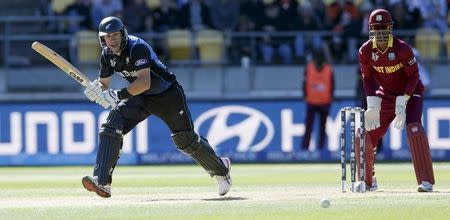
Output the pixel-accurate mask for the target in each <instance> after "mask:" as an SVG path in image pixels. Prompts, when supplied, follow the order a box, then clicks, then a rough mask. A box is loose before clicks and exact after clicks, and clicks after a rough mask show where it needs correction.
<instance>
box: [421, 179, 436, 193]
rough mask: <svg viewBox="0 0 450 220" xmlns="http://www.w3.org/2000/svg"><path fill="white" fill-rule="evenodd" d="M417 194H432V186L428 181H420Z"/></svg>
mask: <svg viewBox="0 0 450 220" xmlns="http://www.w3.org/2000/svg"><path fill="white" fill-rule="evenodd" d="M417 192H433V184H431V183H430V182H428V181H422V182H421V183H420V185H419V186H418V187H417Z"/></svg>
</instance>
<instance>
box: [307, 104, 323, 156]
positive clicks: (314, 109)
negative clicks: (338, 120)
mask: <svg viewBox="0 0 450 220" xmlns="http://www.w3.org/2000/svg"><path fill="white" fill-rule="evenodd" d="M329 111H330V105H310V104H306V117H305V121H306V125H305V135H304V136H303V145H302V149H304V150H308V148H309V141H310V139H311V132H312V129H313V125H314V118H315V116H316V113H319V118H320V127H319V145H317V148H318V149H323V148H324V145H325V137H326V130H325V128H326V127H325V126H326V124H327V117H328V112H329Z"/></svg>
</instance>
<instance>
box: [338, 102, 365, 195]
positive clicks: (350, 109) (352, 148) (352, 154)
mask: <svg viewBox="0 0 450 220" xmlns="http://www.w3.org/2000/svg"><path fill="white" fill-rule="evenodd" d="M340 112H341V130H340V132H341V133H340V140H339V145H340V150H341V174H342V175H341V187H342V192H345V191H346V186H345V182H346V180H347V167H346V166H347V165H346V164H347V158H346V157H347V156H346V153H347V152H346V148H347V137H346V135H347V128H346V121H347V118H346V114H347V113H350V160H349V161H350V175H351V177H350V178H351V187H350V191H351V192H356V191H358V192H365V191H366V184H365V182H364V176H365V169H364V168H365V160H364V152H365V145H366V144H365V143H366V142H365V139H364V136H365V125H364V109H362V108H360V107H345V108H342V109H341V111H340ZM356 114H359V129H358V132H359V146H360V149H359V155H358V156H359V169H360V170H359V182H360V184H359V185H360V186H359V187H360V188H359V190H356V189H355V184H356V174H357V170H356V156H357V155H356V153H355V144H356V143H355V141H356Z"/></svg>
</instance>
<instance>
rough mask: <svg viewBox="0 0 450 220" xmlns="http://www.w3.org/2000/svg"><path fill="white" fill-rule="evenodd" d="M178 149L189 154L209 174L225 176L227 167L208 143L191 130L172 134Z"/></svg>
mask: <svg viewBox="0 0 450 220" xmlns="http://www.w3.org/2000/svg"><path fill="white" fill-rule="evenodd" d="M172 140H173V142H174V143H175V145H176V146H177V148H178V150H180V151H181V152H183V153H184V154H187V155H190V156H191V157H192V159H194V160H195V161H196V162H197V163H198V164H199V165H200V166H202V167H203V169H205V170H206V172H208V173H209V175H210V176H215V175H217V176H225V175H227V173H228V168H227V167H225V165H224V164H223V162H222V160H220V158H219V157H217V156H216V153H215V152H214V150H213V149H212V147H211V146H210V145H209V143H208V141H206V139H204V138H203V137H200V136H199V135H197V134H196V133H194V132H193V131H185V132H178V133H175V134H173V135H172Z"/></svg>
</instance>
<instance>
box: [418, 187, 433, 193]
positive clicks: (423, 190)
mask: <svg viewBox="0 0 450 220" xmlns="http://www.w3.org/2000/svg"><path fill="white" fill-rule="evenodd" d="M417 192H426V193H428V192H433V190H426V189H422V188H417Z"/></svg>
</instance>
